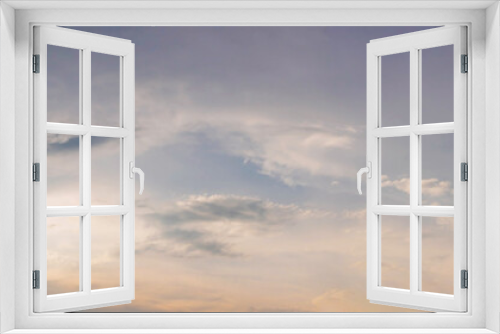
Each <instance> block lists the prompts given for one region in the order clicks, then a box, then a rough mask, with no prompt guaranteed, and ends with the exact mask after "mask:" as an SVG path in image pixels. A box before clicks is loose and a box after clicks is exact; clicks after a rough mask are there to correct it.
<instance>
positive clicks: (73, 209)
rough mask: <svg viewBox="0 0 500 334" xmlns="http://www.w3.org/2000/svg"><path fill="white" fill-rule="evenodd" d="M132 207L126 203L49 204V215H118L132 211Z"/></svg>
mask: <svg viewBox="0 0 500 334" xmlns="http://www.w3.org/2000/svg"><path fill="white" fill-rule="evenodd" d="M130 210H131V209H130V207H127V206H124V205H102V206H93V207H90V208H89V207H85V206H49V207H47V217H78V216H80V217H83V216H85V215H86V214H88V213H91V214H92V215H94V216H117V215H124V214H127V213H129V212H130Z"/></svg>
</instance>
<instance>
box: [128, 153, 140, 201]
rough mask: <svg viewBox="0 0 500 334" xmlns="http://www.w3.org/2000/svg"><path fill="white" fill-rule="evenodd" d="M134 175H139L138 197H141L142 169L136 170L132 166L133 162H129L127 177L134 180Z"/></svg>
mask: <svg viewBox="0 0 500 334" xmlns="http://www.w3.org/2000/svg"><path fill="white" fill-rule="evenodd" d="M135 174H139V185H140V186H139V195H142V192H143V191H144V172H143V171H142V169H140V168H137V167H135V166H134V162H133V161H130V162H129V176H130V178H131V179H133V178H134V176H135Z"/></svg>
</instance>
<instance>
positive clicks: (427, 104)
mask: <svg viewBox="0 0 500 334" xmlns="http://www.w3.org/2000/svg"><path fill="white" fill-rule="evenodd" d="M421 55H422V56H421V57H422V123H439V122H453V65H454V63H453V45H447V46H441V47H438V48H432V49H424V50H422V51H421Z"/></svg>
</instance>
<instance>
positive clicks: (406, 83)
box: [380, 52, 410, 126]
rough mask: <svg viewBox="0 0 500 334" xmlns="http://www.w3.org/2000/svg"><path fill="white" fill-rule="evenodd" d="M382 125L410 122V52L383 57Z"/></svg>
mask: <svg viewBox="0 0 500 334" xmlns="http://www.w3.org/2000/svg"><path fill="white" fill-rule="evenodd" d="M381 67H382V68H381V87H380V90H381V92H380V98H381V105H382V111H381V112H382V126H397V125H408V124H410V53H409V52H404V53H398V54H394V55H388V56H382V57H381Z"/></svg>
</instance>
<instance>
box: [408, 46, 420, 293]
mask: <svg viewBox="0 0 500 334" xmlns="http://www.w3.org/2000/svg"><path fill="white" fill-rule="evenodd" d="M418 91H419V63H418V50H417V49H415V48H412V49H411V50H410V126H411V127H412V128H414V127H416V125H417V124H418V114H419V113H418V108H419V92H418ZM419 147H420V145H419V137H418V135H416V134H415V133H413V132H412V133H410V205H411V206H412V207H415V206H417V205H418V197H419V190H418V189H419V173H420V172H419V168H418V167H419ZM418 224H419V217H418V216H416V215H415V214H411V215H410V291H411V292H412V293H414V292H416V291H418V276H419V274H418V269H419V261H420V260H419V247H418V246H419V242H418V238H419V237H418Z"/></svg>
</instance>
